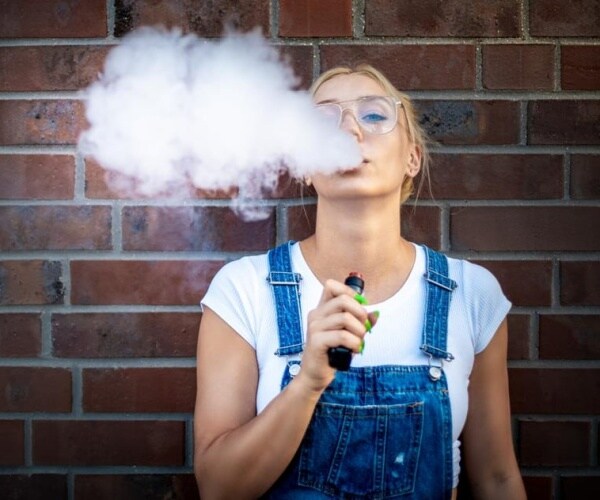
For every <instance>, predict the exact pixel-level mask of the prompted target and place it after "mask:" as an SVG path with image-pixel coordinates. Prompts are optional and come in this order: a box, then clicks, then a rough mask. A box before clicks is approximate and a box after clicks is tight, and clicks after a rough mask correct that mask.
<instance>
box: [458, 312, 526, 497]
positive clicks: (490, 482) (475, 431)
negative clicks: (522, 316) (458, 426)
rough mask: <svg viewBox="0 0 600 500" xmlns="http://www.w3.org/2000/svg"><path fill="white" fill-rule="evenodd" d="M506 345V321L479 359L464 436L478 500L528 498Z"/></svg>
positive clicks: (469, 474) (468, 463)
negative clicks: (514, 423) (512, 407)
mask: <svg viewBox="0 0 600 500" xmlns="http://www.w3.org/2000/svg"><path fill="white" fill-rule="evenodd" d="M507 343H508V328H507V325H506V319H505V320H504V321H503V322H502V324H501V325H500V327H499V328H498V330H497V331H496V333H495V334H494V337H493V338H492V340H491V342H490V343H489V345H488V346H487V347H486V348H485V349H484V350H483V351H482V352H481V353H479V354H478V355H477V356H476V357H475V365H474V367H473V372H472V374H471V379H470V383H469V411H468V414H467V421H466V424H465V428H464V430H463V434H462V440H463V456H464V461H465V464H466V467H467V473H468V477H469V480H470V482H471V490H472V492H473V495H474V497H475V498H482V499H486V500H489V499H506V498H510V499H511V500H520V499H525V498H526V495H525V488H524V486H523V480H522V478H521V473H520V471H519V467H518V465H517V460H516V457H515V453H514V448H513V442H512V434H511V423H510V403H509V393H508V373H507V366H506V357H507Z"/></svg>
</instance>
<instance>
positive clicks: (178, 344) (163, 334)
mask: <svg viewBox="0 0 600 500" xmlns="http://www.w3.org/2000/svg"><path fill="white" fill-rule="evenodd" d="M0 318H2V316H0ZM199 324H200V314H199V313H133V312H131V313H112V314H111V313H81V314H77V313H75V314H54V315H52V346H53V351H52V352H53V355H54V356H57V357H65V358H140V357H148V358H157V357H169V358H178V357H193V356H195V354H196V342H197V339H198V326H199Z"/></svg>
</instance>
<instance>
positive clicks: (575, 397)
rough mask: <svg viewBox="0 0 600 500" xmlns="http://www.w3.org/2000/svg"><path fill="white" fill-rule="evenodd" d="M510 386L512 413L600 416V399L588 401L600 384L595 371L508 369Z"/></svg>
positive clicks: (598, 375) (575, 369) (598, 374)
mask: <svg viewBox="0 0 600 500" xmlns="http://www.w3.org/2000/svg"><path fill="white" fill-rule="evenodd" d="M509 382H510V402H511V407H512V413H539V414H544V415H548V414H550V415H552V414H555V415H568V414H578V415H585V414H597V413H598V412H600V399H599V398H596V397H590V395H591V394H595V391H594V388H597V387H598V385H599V384H600V370H598V369H593V368H510V369H509ZM590 391H591V392H590Z"/></svg>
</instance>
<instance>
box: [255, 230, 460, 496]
mask: <svg viewBox="0 0 600 500" xmlns="http://www.w3.org/2000/svg"><path fill="white" fill-rule="evenodd" d="M293 243H294V242H288V243H286V244H283V245H281V246H279V247H277V248H275V249H273V250H271V251H270V252H269V266H270V273H269V277H268V278H267V279H268V281H269V282H270V283H271V285H272V287H273V293H274V297H275V304H276V311H277V321H278V330H279V349H278V350H277V352H276V353H275V354H277V355H278V356H285V357H288V359H289V357H290V356H292V357H296V358H298V355H299V354H300V353H301V352H302V349H303V340H302V317H301V313H300V296H299V284H300V281H301V279H302V277H301V276H300V275H299V274H297V273H294V272H293V269H292V266H291V258H290V247H291V245H292V244H293ZM424 248H425V254H426V273H425V276H424V279H425V280H426V284H425V286H426V290H427V293H426V306H425V322H424V327H423V332H422V345H421V349H422V350H423V352H425V353H426V354H427V355H428V357H429V362H428V364H426V365H420V366H397V365H383V366H373V367H361V368H353V367H351V368H350V370H349V371H347V372H343V371H338V372H337V373H336V375H335V379H334V380H333V382H332V383H331V384H330V385H329V386H328V387H327V389H326V390H325V391H324V392H323V394H322V396H321V398H320V400H319V402H318V404H317V407H316V409H315V412H314V414H313V417H312V420H311V422H310V425H309V427H308V430H307V431H306V434H305V436H304V438H303V440H302V443H301V445H300V448H299V449H298V451H297V453H296V455H295V457H294V459H293V460H292V462H291V463H290V465H289V466H288V467H287V469H286V470H285V472H284V473H283V474H282V475H281V477H280V478H279V479H278V480H277V482H276V483H275V484H274V485H273V486H272V487H271V488H270V489H269V491H268V492H267V493H266V494H265V496H264V498H273V499H286V498H294V499H298V498H300V499H325V498H345V499H357V498H369V499H380V498H403V499H409V498H410V499H419V500H422V499H435V500H438V499H448V498H450V497H451V494H452V477H453V472H452V420H451V414H450V401H449V396H448V386H447V383H446V376H445V374H444V372H443V369H442V361H451V360H452V359H453V357H452V355H451V354H450V353H449V352H447V351H446V340H447V332H448V309H449V303H450V296H451V293H452V290H453V289H454V288H455V287H456V282H454V281H453V280H451V279H450V278H448V261H447V259H446V257H445V256H444V255H442V254H440V253H438V252H434V251H433V250H431V249H429V248H427V247H424ZM398 341H399V342H401V341H402V339H401V338H400V337H399V338H398ZM299 364H300V361H299V360H298V359H295V360H293V361H288V364H287V366H286V369H285V372H284V374H283V378H282V382H281V388H282V389H283V388H284V387H285V386H286V385H287V384H288V383H289V382H290V380H291V379H292V377H293V376H294V375H295V374H296V373H298V371H299Z"/></svg>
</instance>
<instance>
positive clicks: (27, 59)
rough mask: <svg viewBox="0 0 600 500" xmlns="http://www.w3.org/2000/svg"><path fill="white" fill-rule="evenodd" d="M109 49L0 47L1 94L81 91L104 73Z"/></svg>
mask: <svg viewBox="0 0 600 500" xmlns="http://www.w3.org/2000/svg"><path fill="white" fill-rule="evenodd" d="M107 51H108V47H90V46H73V45H57V46H31V47H0V91H4V92H6V91H10V92H35V91H42V90H46V91H48V90H79V89H82V88H84V87H87V86H88V85H89V84H90V83H92V82H93V81H94V80H95V79H96V78H97V77H98V74H99V73H100V72H101V70H102V64H103V62H104V58H105V56H106V53H107Z"/></svg>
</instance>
